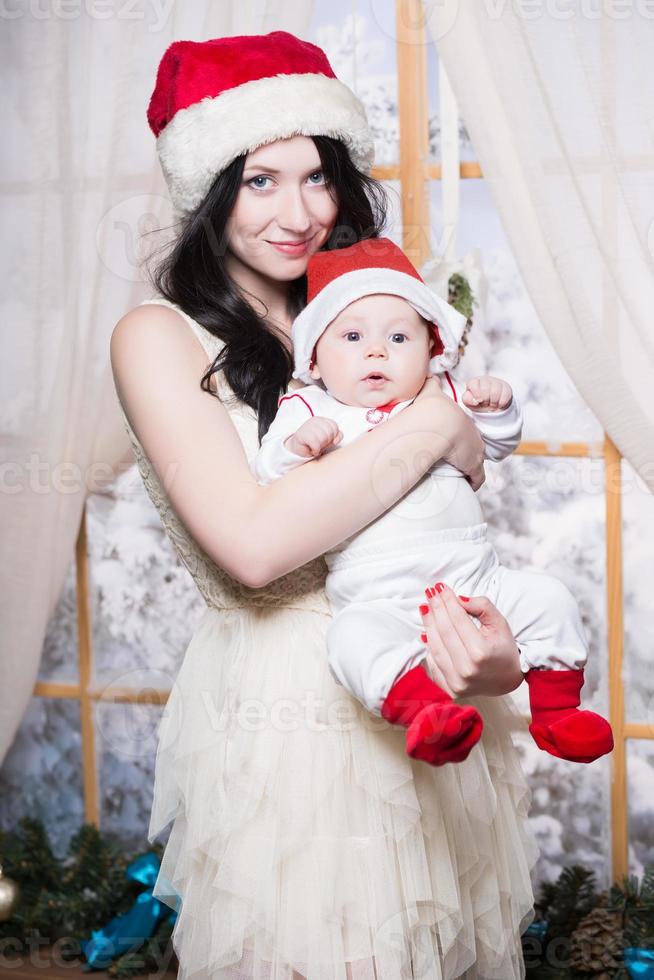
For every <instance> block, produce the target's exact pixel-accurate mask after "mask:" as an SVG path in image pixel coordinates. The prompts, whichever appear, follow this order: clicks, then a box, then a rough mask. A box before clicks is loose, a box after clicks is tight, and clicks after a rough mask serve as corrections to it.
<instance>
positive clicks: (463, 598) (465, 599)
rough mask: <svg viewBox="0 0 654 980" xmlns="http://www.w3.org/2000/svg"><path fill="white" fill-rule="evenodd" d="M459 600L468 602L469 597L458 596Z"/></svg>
mask: <svg viewBox="0 0 654 980" xmlns="http://www.w3.org/2000/svg"><path fill="white" fill-rule="evenodd" d="M459 599H462V600H463V602H470V596H469V595H460V596H459Z"/></svg>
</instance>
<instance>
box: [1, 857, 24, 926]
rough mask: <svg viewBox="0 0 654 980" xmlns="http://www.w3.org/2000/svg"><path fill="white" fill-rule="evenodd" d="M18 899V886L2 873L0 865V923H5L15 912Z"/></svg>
mask: <svg viewBox="0 0 654 980" xmlns="http://www.w3.org/2000/svg"><path fill="white" fill-rule="evenodd" d="M19 897H20V885H19V884H18V882H17V881H14V879H13V878H8V877H7V876H6V875H3V873H2V865H1V864H0V922H7V920H8V919H11V917H12V915H13V914H14V912H15V911H16V906H17V905H18V899H19Z"/></svg>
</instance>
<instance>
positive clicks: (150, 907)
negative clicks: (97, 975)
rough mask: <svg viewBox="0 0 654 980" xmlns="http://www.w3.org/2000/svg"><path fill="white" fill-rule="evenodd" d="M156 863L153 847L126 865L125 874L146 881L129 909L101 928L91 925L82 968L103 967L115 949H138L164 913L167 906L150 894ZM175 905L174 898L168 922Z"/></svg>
mask: <svg viewBox="0 0 654 980" xmlns="http://www.w3.org/2000/svg"><path fill="white" fill-rule="evenodd" d="M159 867H160V862H159V858H158V857H157V855H156V854H155V853H154V851H148V853H147V854H142V855H140V857H137V858H136V860H135V861H132V863H131V864H130V865H129V866H128V868H127V869H126V871H125V876H126V877H127V878H133V879H134V881H140V882H141V883H142V884H144V885H146V889H145V891H143V892H141V894H140V895H139V896H138V897H137V899H136V901H135V902H134V905H133V906H132V908H131V909H130V910H129V912H125V914H124V915H119V916H116V917H115V918H114V919H111V921H110V922H108V923H107V924H106V926H104V927H103V928H102V929H93V931H92V933H91V938H90V939H87V940H85V941H83V942H82V952H83V953H84V955H85V956H86V959H87V961H88V965H86V966H85V970H87V971H88V970H89V969H96V970H104V969H106V968H107V966H109V964H110V963H111V961H112V960H113V959H114V958H115V957H116V956H117V955H118V954H119V953H127V952H128V951H129V950H131V949H138V947H139V946H141V945H142V944H143V942H144V941H145V940H146V939H149V937H150V936H152V934H153V933H154V932H155V930H156V928H157V925H158V924H159V921H160V920H161V919H163V918H165V917H166V915H168V913H169V910H170V907H169V906H168V905H164V904H163V902H160V901H159V900H158V899H157V898H154V896H153V894H152V891H153V888H154V884H155V882H156V880H157V875H158V873H159ZM179 905H180V902H179V901H178V903H177V908H176V909H173V910H172V912H170V915H169V916H168V920H169V921H170V922H171V923H174V922H175V920H176V918H177V913H178V912H179Z"/></svg>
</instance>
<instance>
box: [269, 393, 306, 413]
mask: <svg viewBox="0 0 654 980" xmlns="http://www.w3.org/2000/svg"><path fill="white" fill-rule="evenodd" d="M289 398H299V399H300V401H301V402H304V404H305V405H306V406H307V408H308V409H309V411H310V412H311V414H312V415H313V409H312V408H311V405H310V404H309V402H308V401H307V400H306V398H303V397H302V395H298V394H297V392H296V393H295V394H293V395H282V397H281V398H280V399H279V401H278V402H277V407H278V408H279V406H280V405H281V403H282V402H285V401H286V400H287V399H289Z"/></svg>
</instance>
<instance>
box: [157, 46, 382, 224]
mask: <svg viewBox="0 0 654 980" xmlns="http://www.w3.org/2000/svg"><path fill="white" fill-rule="evenodd" d="M148 123H149V125H150V128H151V130H152V132H153V133H154V135H155V136H156V137H157V153H158V155H159V160H160V163H161V169H162V170H163V173H164V176H165V178H166V182H167V184H168V188H169V191H170V196H171V198H172V201H173V204H174V206H175V208H176V209H177V211H179V212H181V213H190V212H191V211H193V210H194V209H195V208H196V207H197V206H198V205H199V204H200V202H201V201H202V199H203V198H204V196H205V195H206V193H207V191H208V190H209V188H210V187H211V185H212V183H213V181H214V180H215V179H216V177H217V176H218V174H219V173H221V172H222V171H223V170H224V169H225V168H226V167H227V166H228V165H229V164H230V163H231V162H232V161H233V160H235V159H236V157H238V156H240V155H241V154H244V153H247V152H249V151H251V150H254V149H256V148H257V147H259V146H263V145H264V144H266V143H272V142H274V140H278V139H287V138H288V137H291V136H297V135H300V134H303V135H305V136H333V137H335V138H336V139H340V140H342V141H343V142H344V143H345V145H346V146H347V148H348V150H349V152H350V156H351V157H352V160H353V161H354V164H355V165H356V166H357V167H358V168H359V169H360V170H363V171H364V172H368V171H369V169H370V167H371V166H372V162H373V158H374V142H373V137H372V132H371V130H370V127H369V125H368V120H367V117H366V113H365V109H364V108H363V105H362V103H361V102H360V101H359V99H358V98H357V97H356V95H355V94H354V92H352V90H351V89H350V88H348V86H347V85H345V84H344V83H343V82H341V81H339V79H338V78H336V75H335V74H334V72H333V70H332V67H331V65H330V63H329V60H328V59H327V55H326V54H325V52H324V51H323V50H322V49H321V48H319V47H318V46H317V45H315V44H310V43H309V42H308V41H302V40H300V38H298V37H295V35H294V34H289V33H288V32H287V31H272V32H271V33H270V34H251V35H242V36H238V37H218V38H214V39H213V40H210V41H174V42H173V44H171V45H170V46H169V47H168V48H167V50H166V51H165V52H164V55H163V57H162V59H161V62H160V64H159V68H158V71H157V80H156V84H155V88H154V91H153V93H152V96H151V98H150V104H149V106H148Z"/></svg>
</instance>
